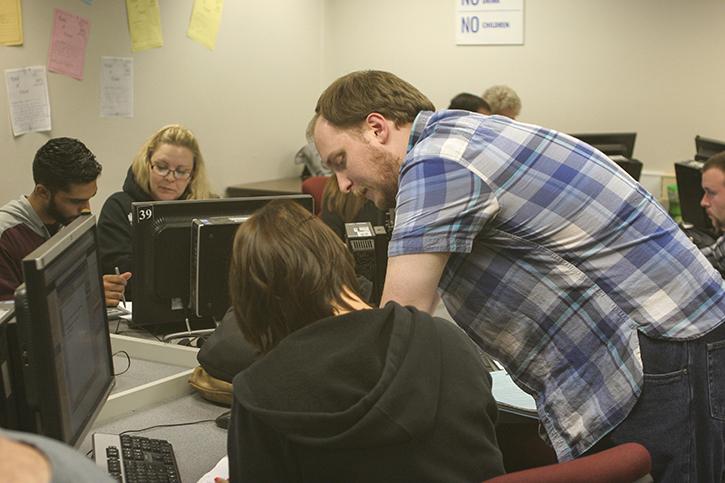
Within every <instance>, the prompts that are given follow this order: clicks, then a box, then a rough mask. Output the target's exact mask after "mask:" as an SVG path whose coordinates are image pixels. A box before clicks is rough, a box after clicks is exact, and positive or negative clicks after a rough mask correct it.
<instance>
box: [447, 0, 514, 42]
mask: <svg viewBox="0 0 725 483" xmlns="http://www.w3.org/2000/svg"><path fill="white" fill-rule="evenodd" d="M454 1H455V2H456V15H455V20H456V26H455V31H456V45H523V43H524V0H454Z"/></svg>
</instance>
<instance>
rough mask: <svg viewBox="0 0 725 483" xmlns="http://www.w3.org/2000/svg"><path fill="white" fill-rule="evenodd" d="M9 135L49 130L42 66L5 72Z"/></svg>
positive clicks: (47, 102) (46, 93)
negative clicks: (10, 130)
mask: <svg viewBox="0 0 725 483" xmlns="http://www.w3.org/2000/svg"><path fill="white" fill-rule="evenodd" d="M5 85H6V86H7V91H8V105H9V106H10V120H11V122H12V125H13V135H15V136H20V135H21V134H25V133H29V132H33V131H50V98H49V97H48V75H47V73H46V71H45V66H42V65H36V66H32V67H21V68H19V69H6V70H5Z"/></svg>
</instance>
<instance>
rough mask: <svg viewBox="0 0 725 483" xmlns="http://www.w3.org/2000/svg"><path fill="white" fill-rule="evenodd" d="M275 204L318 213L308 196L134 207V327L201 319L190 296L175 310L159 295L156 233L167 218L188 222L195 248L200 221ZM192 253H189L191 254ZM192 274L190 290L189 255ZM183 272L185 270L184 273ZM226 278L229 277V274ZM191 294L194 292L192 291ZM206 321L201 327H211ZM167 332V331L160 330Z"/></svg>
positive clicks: (151, 202)
mask: <svg viewBox="0 0 725 483" xmlns="http://www.w3.org/2000/svg"><path fill="white" fill-rule="evenodd" d="M272 200H291V201H296V202H298V203H300V204H302V205H303V206H304V207H305V208H307V209H309V210H310V211H311V212H312V213H314V200H313V198H312V196H310V195H305V194H295V195H274V196H250V197H237V198H217V199H209V200H173V201H143V202H136V203H132V205H131V224H132V231H133V242H132V246H133V260H134V273H133V277H134V279H135V281H134V295H133V316H132V324H133V325H134V326H139V327H152V328H156V327H162V326H164V325H166V326H169V325H170V324H179V323H182V322H184V321H185V320H188V321H189V323H190V325H194V324H195V323H197V322H195V321H198V320H200V319H198V318H196V317H195V314H193V312H192V309H191V305H190V295H191V294H190V293H187V294H185V295H186V297H187V298H186V300H185V301H182V307H181V308H179V309H176V310H172V309H171V303H170V301H169V302H167V303H161V301H160V300H158V299H157V297H156V295H155V287H156V280H155V274H154V273H153V269H150V267H153V266H154V260H153V257H154V243H153V238H154V236H153V235H154V233H153V232H154V231H158V230H159V229H160V228H161V227H160V226H158V225H160V224H163V223H164V220H165V218H173V219H177V220H184V221H185V222H188V243H189V247H191V238H192V231H191V228H192V221H193V220H194V219H199V218H211V217H221V216H246V215H251V214H252V213H253V212H254V211H256V210H257V209H259V208H261V207H262V206H263V205H264V204H266V203H268V202H269V201H272ZM190 251H191V250H189V252H190ZM186 257H187V263H188V264H189V270H187V271H186V275H185V277H186V278H185V281H186V284H187V290H188V286H189V285H190V281H191V271H190V270H191V257H192V254H191V253H188V254H186ZM182 271H183V270H182ZM222 276H225V277H226V274H223V275H222ZM188 291H189V292H190V290H188ZM208 322H209V321H207V320H202V322H199V323H202V324H203V323H206V324H208ZM160 332H163V330H160Z"/></svg>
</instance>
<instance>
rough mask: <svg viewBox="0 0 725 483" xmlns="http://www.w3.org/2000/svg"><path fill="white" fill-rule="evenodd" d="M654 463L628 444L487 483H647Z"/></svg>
mask: <svg viewBox="0 0 725 483" xmlns="http://www.w3.org/2000/svg"><path fill="white" fill-rule="evenodd" d="M651 470H652V460H651V458H650V455H649V451H647V449H646V448H645V447H644V446H642V445H641V444H638V443H625V444H620V445H619V446H615V447H614V448H610V449H608V450H605V451H602V452H600V453H595V454H593V455H589V456H583V457H581V458H577V459H575V460H572V461H567V462H564V463H558V464H554V465H547V466H541V467H539V468H530V469H528V470H522V471H515V472H513V473H507V474H505V475H501V476H497V477H496V478H492V479H490V480H486V482H485V483H534V482H535V483H645V482H651V481H653V480H652V478H651V477H650V475H649V472H650V471H651Z"/></svg>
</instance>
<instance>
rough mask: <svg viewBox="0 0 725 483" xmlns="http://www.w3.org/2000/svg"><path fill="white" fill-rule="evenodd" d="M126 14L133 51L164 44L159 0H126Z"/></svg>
mask: <svg viewBox="0 0 725 483" xmlns="http://www.w3.org/2000/svg"><path fill="white" fill-rule="evenodd" d="M126 15H127V16H128V31H129V33H130V34H131V50H132V51H133V52H139V51H141V50H148V49H154V48H156V47H161V46H163V45H164V39H163V37H162V36H161V13H160V11H159V2H158V0H126Z"/></svg>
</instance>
